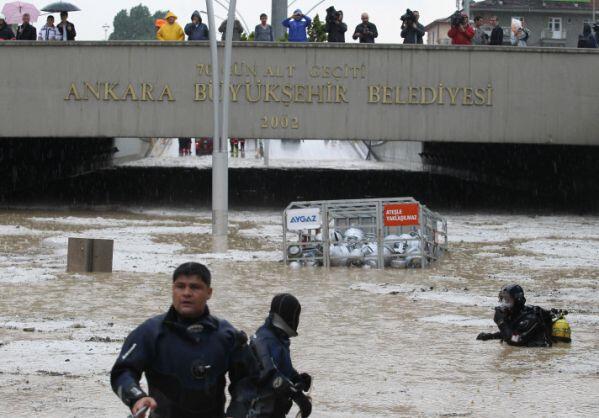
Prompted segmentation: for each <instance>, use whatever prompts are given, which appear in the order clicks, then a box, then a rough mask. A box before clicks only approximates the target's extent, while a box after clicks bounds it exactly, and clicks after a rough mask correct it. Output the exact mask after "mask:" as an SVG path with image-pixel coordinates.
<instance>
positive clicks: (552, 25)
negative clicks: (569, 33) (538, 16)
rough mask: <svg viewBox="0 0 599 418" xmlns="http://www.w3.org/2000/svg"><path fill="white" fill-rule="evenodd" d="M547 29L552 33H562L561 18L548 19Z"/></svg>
mask: <svg viewBox="0 0 599 418" xmlns="http://www.w3.org/2000/svg"><path fill="white" fill-rule="evenodd" d="M548 29H549V30H550V31H553V32H558V33H559V32H561V31H562V18H561V17H550V18H549V26H548Z"/></svg>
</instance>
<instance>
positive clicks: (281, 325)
mask: <svg viewBox="0 0 599 418" xmlns="http://www.w3.org/2000/svg"><path fill="white" fill-rule="evenodd" d="M270 317H271V321H272V325H273V326H274V327H276V328H278V329H280V330H281V331H283V332H284V333H285V334H287V336H288V337H289V338H291V337H297V331H295V330H294V329H293V328H291V327H290V326H289V325H288V324H287V322H285V320H284V319H283V318H282V317H281V315H279V314H277V313H274V312H271V314H270Z"/></svg>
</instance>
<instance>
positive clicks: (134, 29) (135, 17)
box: [110, 4, 166, 41]
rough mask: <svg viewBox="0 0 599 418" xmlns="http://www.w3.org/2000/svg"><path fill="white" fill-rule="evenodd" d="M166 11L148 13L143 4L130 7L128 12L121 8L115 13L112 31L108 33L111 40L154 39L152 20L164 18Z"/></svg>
mask: <svg viewBox="0 0 599 418" xmlns="http://www.w3.org/2000/svg"><path fill="white" fill-rule="evenodd" d="M165 15H166V12H163V11H157V12H156V13H154V15H152V14H150V9H148V8H147V7H146V6H144V5H143V4H139V5H137V6H135V7H132V8H131V10H130V11H129V13H127V10H125V9H123V10H121V11H120V12H118V13H117V14H116V16H115V17H114V22H113V24H112V26H113V27H114V31H113V32H112V33H111V34H110V40H111V41H128V40H131V41H143V40H150V39H156V29H155V27H154V21H155V20H156V19H161V18H164V16H165Z"/></svg>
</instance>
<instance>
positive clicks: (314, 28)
mask: <svg viewBox="0 0 599 418" xmlns="http://www.w3.org/2000/svg"><path fill="white" fill-rule="evenodd" d="M308 40H309V41H310V42H325V41H326V40H327V32H326V24H325V23H324V22H323V21H322V20H320V16H318V15H316V16H314V19H313V20H312V24H311V25H310V27H309V28H308Z"/></svg>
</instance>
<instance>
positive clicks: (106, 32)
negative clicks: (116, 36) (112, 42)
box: [102, 23, 110, 41]
mask: <svg viewBox="0 0 599 418" xmlns="http://www.w3.org/2000/svg"><path fill="white" fill-rule="evenodd" d="M102 29H104V40H105V41H107V40H108V29H110V25H109V24H108V23H104V25H103V26H102Z"/></svg>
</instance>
